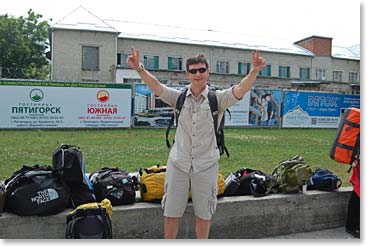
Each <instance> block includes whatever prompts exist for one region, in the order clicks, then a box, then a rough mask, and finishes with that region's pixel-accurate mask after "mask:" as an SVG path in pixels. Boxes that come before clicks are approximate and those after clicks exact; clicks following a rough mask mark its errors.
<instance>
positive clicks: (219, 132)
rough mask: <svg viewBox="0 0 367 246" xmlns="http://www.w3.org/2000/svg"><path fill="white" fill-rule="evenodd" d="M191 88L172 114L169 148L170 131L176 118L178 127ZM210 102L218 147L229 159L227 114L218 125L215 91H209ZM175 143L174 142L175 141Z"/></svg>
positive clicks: (179, 98) (184, 91)
mask: <svg viewBox="0 0 367 246" xmlns="http://www.w3.org/2000/svg"><path fill="white" fill-rule="evenodd" d="M188 89H189V88H188V87H186V88H185V89H184V90H183V91H182V92H181V94H180V95H179V97H178V99H177V102H176V109H175V111H174V112H173V113H172V116H171V119H170V122H169V124H168V127H167V130H166V145H167V147H168V148H170V147H171V144H170V141H169V139H168V135H169V131H170V129H171V127H172V125H173V123H174V119H175V116H176V126H178V118H179V116H180V113H181V110H182V107H183V105H184V103H185V100H186V93H187V90H188ZM208 100H209V106H210V111H211V113H212V117H213V125H214V132H215V138H216V140H217V146H218V149H219V153H220V155H223V154H224V152H225V153H226V155H227V157H229V152H228V150H227V147H226V146H225V143H224V123H225V117H224V116H225V113H224V114H223V117H222V120H221V121H220V123H219V125H218V100H217V96H216V94H215V91H213V90H209V92H208ZM227 112H228V113H229V114H230V111H229V110H228V109H227ZM173 142H174V140H173Z"/></svg>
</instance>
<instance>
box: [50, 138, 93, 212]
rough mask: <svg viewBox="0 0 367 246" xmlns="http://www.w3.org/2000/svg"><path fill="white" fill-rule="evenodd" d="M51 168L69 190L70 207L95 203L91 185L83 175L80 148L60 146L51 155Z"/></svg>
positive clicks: (83, 168) (83, 169)
mask: <svg viewBox="0 0 367 246" xmlns="http://www.w3.org/2000/svg"><path fill="white" fill-rule="evenodd" d="M52 166H53V168H54V170H55V172H57V173H58V174H59V175H60V177H61V180H62V182H64V183H65V184H66V185H67V186H68V187H69V190H70V196H71V199H70V201H71V207H72V208H76V207H77V206H79V205H81V204H84V203H89V202H95V201H96V198H95V195H94V190H93V185H92V183H91V182H90V180H89V179H88V177H87V175H86V173H85V165H84V158H83V154H82V152H81V150H80V147H78V146H75V145H67V144H62V145H60V147H58V148H57V149H56V150H55V151H54V152H53V154H52Z"/></svg>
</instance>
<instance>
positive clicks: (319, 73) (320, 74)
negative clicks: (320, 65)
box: [316, 69, 326, 80]
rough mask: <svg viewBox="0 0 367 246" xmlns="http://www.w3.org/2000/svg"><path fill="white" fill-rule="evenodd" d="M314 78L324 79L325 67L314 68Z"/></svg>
mask: <svg viewBox="0 0 367 246" xmlns="http://www.w3.org/2000/svg"><path fill="white" fill-rule="evenodd" d="M316 80H326V70H325V69H316Z"/></svg>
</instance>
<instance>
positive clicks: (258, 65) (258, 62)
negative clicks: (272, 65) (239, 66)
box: [252, 50, 266, 72]
mask: <svg viewBox="0 0 367 246" xmlns="http://www.w3.org/2000/svg"><path fill="white" fill-rule="evenodd" d="M265 66H266V64H265V59H264V58H262V57H261V56H260V57H259V51H258V50H256V51H252V67H253V69H254V70H255V71H256V72H259V71H260V70H261V69H263V68H265Z"/></svg>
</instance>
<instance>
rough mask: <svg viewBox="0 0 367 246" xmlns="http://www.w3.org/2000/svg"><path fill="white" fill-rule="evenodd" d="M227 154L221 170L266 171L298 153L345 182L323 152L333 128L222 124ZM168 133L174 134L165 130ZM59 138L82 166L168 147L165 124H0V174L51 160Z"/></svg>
mask: <svg viewBox="0 0 367 246" xmlns="http://www.w3.org/2000/svg"><path fill="white" fill-rule="evenodd" d="M225 134H226V145H227V147H228V149H229V152H230V157H229V158H227V157H226V156H225V155H223V156H222V157H221V159H220V161H219V165H220V169H221V170H222V172H223V174H224V176H227V175H228V174H229V173H230V172H233V171H236V170H238V169H240V168H242V167H249V168H253V169H259V170H262V171H264V172H267V173H271V172H272V170H273V168H274V167H275V166H276V165H277V164H278V163H279V162H280V161H282V160H285V159H288V158H290V157H293V156H294V155H297V154H300V155H301V156H303V157H304V159H305V161H306V162H307V163H308V164H310V166H311V167H312V169H314V168H316V167H324V168H328V169H329V170H331V171H333V172H334V173H335V174H337V175H338V176H339V177H340V178H341V179H342V181H343V186H350V183H349V181H348V179H349V176H350V174H348V173H347V170H348V168H349V166H348V165H345V164H340V163H337V162H335V161H333V160H331V159H330V158H329V156H328V153H329V150H330V146H331V144H332V142H333V140H334V137H335V134H336V129H248V128H243V129H225ZM170 136H172V137H173V136H174V130H171V134H170ZM62 143H66V144H75V145H78V146H80V147H81V150H82V152H83V155H84V158H85V164H86V169H87V172H92V171H94V170H96V169H97V168H101V167H120V168H122V169H126V170H128V171H130V172H136V171H137V170H138V169H139V168H140V167H149V166H152V165H156V164H161V165H165V164H166V161H167V158H168V154H169V150H168V149H167V147H166V144H165V129H115V130H102V129H101V130H2V131H0V149H1V151H0V179H6V178H7V177H9V176H10V175H11V174H12V173H13V172H14V171H16V170H18V169H19V168H20V167H21V166H22V165H34V164H42V165H52V157H51V155H52V152H53V151H54V150H55V149H56V148H57V147H58V146H59V145H60V144H62Z"/></svg>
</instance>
